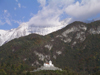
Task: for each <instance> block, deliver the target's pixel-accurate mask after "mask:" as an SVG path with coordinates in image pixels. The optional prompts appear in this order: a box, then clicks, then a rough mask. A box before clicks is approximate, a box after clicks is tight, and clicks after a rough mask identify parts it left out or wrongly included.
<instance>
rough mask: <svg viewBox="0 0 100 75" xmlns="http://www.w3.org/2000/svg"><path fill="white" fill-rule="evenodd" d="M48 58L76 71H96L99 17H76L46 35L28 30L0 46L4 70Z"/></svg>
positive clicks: (99, 49)
mask: <svg viewBox="0 0 100 75" xmlns="http://www.w3.org/2000/svg"><path fill="white" fill-rule="evenodd" d="M49 60H52V63H53V64H54V65H55V66H57V67H59V68H62V69H63V70H67V71H68V70H69V69H71V70H72V71H71V72H73V71H75V72H77V73H79V75H89V74H91V75H92V74H94V75H95V73H96V75H97V73H98V75H99V71H100V21H95V22H92V23H88V24H86V23H83V22H79V21H76V22H73V23H71V24H69V25H67V26H66V27H64V28H62V29H60V30H58V31H55V32H53V33H50V34H48V35H45V36H43V35H38V34H30V35H28V36H24V37H20V38H16V39H13V40H11V41H9V42H7V43H6V44H4V45H2V46H1V47H0V65H1V66H0V67H1V69H3V70H4V71H5V72H7V73H8V72H10V71H11V72H10V73H12V72H15V71H16V70H18V72H20V71H21V72H23V71H22V70H27V69H28V70H30V69H31V68H32V69H34V68H35V69H36V68H38V67H40V66H42V65H43V63H44V62H48V61H49ZM12 65H13V67H16V70H14V71H13V68H12ZM18 66H19V67H21V70H19V67H18ZM27 66H28V67H27ZM9 68H10V70H9ZM14 69H15V68H14ZM32 69H31V70H32ZM76 75H77V74H76Z"/></svg>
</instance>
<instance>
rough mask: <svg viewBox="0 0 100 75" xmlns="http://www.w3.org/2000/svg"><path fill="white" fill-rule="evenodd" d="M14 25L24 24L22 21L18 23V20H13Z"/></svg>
mask: <svg viewBox="0 0 100 75" xmlns="http://www.w3.org/2000/svg"><path fill="white" fill-rule="evenodd" d="M12 21H13V22H14V23H18V24H21V23H22V22H21V21H18V20H12Z"/></svg>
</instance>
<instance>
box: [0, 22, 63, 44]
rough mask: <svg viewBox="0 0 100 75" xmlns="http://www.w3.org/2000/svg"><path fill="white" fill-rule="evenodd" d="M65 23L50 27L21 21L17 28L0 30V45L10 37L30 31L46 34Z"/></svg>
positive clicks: (23, 34)
mask: <svg viewBox="0 0 100 75" xmlns="http://www.w3.org/2000/svg"><path fill="white" fill-rule="evenodd" d="M63 27H65V25H60V26H52V27H50V26H49V27H38V26H34V25H28V23H22V24H21V25H20V26H19V27H18V28H15V29H11V30H0V46H2V45H3V44H5V43H7V42H9V41H11V40H12V39H15V38H19V37H22V36H27V35H29V34H32V33H36V34H39V35H43V36H44V35H47V34H49V33H52V32H54V31H57V30H59V29H62V28H63Z"/></svg>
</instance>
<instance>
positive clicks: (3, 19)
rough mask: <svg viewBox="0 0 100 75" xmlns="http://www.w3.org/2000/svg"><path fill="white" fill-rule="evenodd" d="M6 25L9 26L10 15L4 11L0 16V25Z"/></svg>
mask: <svg viewBox="0 0 100 75" xmlns="http://www.w3.org/2000/svg"><path fill="white" fill-rule="evenodd" d="M6 23H7V24H9V25H11V20H10V13H9V12H8V11H7V10H4V14H3V15H2V16H1V19H0V24H1V25H4V24H6Z"/></svg>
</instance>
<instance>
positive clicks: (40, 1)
mask: <svg viewBox="0 0 100 75" xmlns="http://www.w3.org/2000/svg"><path fill="white" fill-rule="evenodd" d="M37 1H38V2H39V3H40V4H41V7H44V6H45V4H46V0H37Z"/></svg>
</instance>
